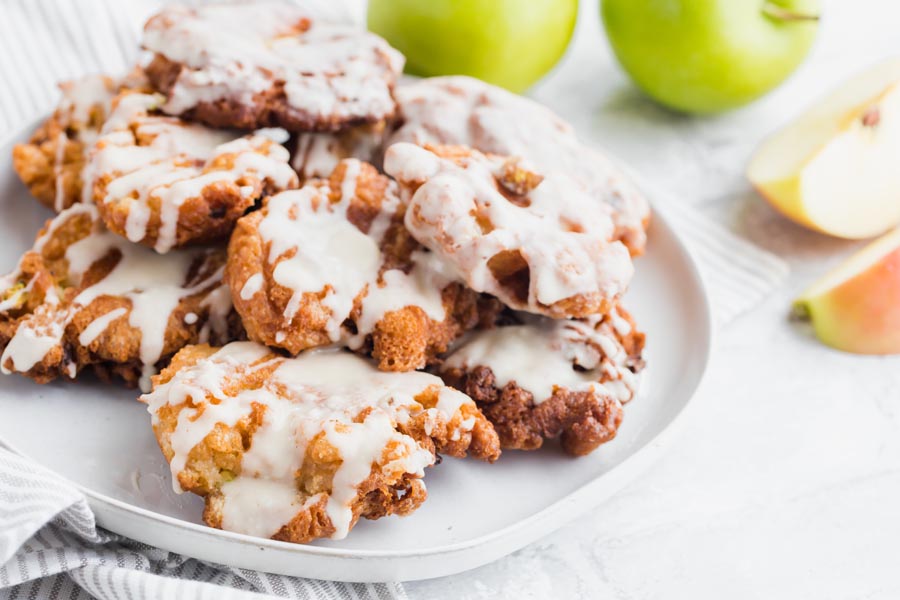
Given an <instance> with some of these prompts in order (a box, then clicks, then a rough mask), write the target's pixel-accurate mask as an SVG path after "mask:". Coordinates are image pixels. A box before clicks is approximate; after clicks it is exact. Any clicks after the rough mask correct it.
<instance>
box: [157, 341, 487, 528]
mask: <svg viewBox="0 0 900 600" xmlns="http://www.w3.org/2000/svg"><path fill="white" fill-rule="evenodd" d="M142 400H143V401H144V402H146V403H147V407H148V410H149V411H150V413H151V415H152V420H153V430H154V432H155V434H156V437H157V440H158V441H159V445H160V448H161V449H162V452H163V454H164V455H165V457H166V460H167V461H169V464H170V468H171V471H172V477H173V480H174V482H175V485H176V488H177V489H179V490H187V491H190V492H193V493H195V494H199V495H200V496H203V497H204V498H205V499H206V510H205V511H204V515H203V518H204V520H205V521H206V523H207V524H209V525H211V526H213V527H217V528H220V529H226V530H229V531H236V532H238V533H245V534H249V535H255V536H260V537H271V538H274V539H277V540H283V541H289V542H297V543H305V542H309V541H311V540H313V539H316V538H322V537H330V538H334V539H340V538H343V537H344V536H346V535H347V533H348V532H349V531H350V529H351V528H352V527H353V526H354V525H355V524H356V522H357V520H358V519H359V518H360V517H364V518H367V519H378V518H380V517H383V516H387V515H391V514H399V515H405V514H408V513H410V512H412V511H413V510H415V509H416V508H417V507H418V506H419V505H420V504H421V503H422V502H423V501H424V500H425V497H426V492H425V485H424V483H423V482H422V477H423V476H424V469H425V468H426V467H429V466H431V465H432V464H434V463H435V460H436V456H437V453H438V452H440V453H442V454H446V455H449V456H456V457H463V456H466V455H467V454H469V455H471V456H474V457H476V458H480V459H483V460H488V461H493V460H495V459H496V458H497V457H498V456H499V454H500V450H499V443H498V440H497V435H496V433H495V432H494V430H493V429H492V427H491V425H490V423H489V422H488V421H487V420H486V419H485V418H484V416H483V415H482V414H481V413H480V412H479V411H478V408H477V407H476V406H475V403H474V402H472V400H471V399H470V398H469V397H468V396H466V395H465V394H463V393H462V392H459V391H457V390H454V389H452V388H449V387H446V386H445V385H443V383H442V382H441V380H440V379H439V378H438V377H435V376H433V375H429V374H427V373H421V372H411V373H384V372H381V371H378V370H377V369H376V368H375V367H374V365H373V364H372V363H371V362H369V361H368V360H367V359H364V358H361V357H358V356H356V355H353V354H350V353H347V352H344V351H341V350H336V349H327V350H313V351H309V352H305V353H303V354H301V355H300V356H298V357H296V358H286V357H284V356H281V355H279V354H275V353H273V352H272V351H271V350H270V349H268V348H266V347H265V346H262V345H260V344H256V343H253V342H236V343H232V344H229V345H227V346H225V347H224V348H212V347H210V346H205V345H204V346H190V347H187V348H185V349H183V350H182V351H181V352H179V353H178V354H176V355H175V357H174V359H173V360H172V363H171V365H170V366H169V367H168V368H166V369H165V370H164V371H163V372H162V373H161V374H160V375H158V376H157V377H155V378H154V389H153V392H152V393H149V394H145V395H144V396H142Z"/></svg>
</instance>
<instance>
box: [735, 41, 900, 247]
mask: <svg viewBox="0 0 900 600" xmlns="http://www.w3.org/2000/svg"><path fill="white" fill-rule="evenodd" d="M898 156H900V60H896V59H895V60H891V61H887V62H883V63H880V64H878V65H876V66H875V67H873V68H871V69H869V70H867V71H865V72H864V73H862V74H860V75H858V76H857V77H855V78H853V79H851V80H850V81H849V82H847V83H845V84H844V85H843V86H842V87H841V88H840V89H838V90H836V91H835V92H834V93H832V94H831V95H830V96H828V97H827V98H825V99H824V100H823V101H822V102H821V103H820V104H818V105H816V106H815V107H814V108H812V109H810V110H809V111H808V112H807V113H806V114H804V115H803V116H801V117H800V118H798V119H797V120H795V121H794V122H793V123H791V124H790V125H788V126H787V127H786V128H784V129H783V130H782V131H780V132H778V133H776V134H775V135H774V136H772V137H771V138H770V139H769V140H767V141H766V142H765V143H763V145H762V146H761V147H760V148H759V150H758V151H757V153H756V154H755V156H754V157H753V160H752V161H751V163H750V166H749V168H748V171H747V176H748V178H749V179H750V181H751V183H753V185H754V186H755V187H756V188H757V189H758V190H759V191H760V193H761V194H762V195H763V196H764V197H765V198H766V199H767V200H768V201H769V203H771V204H772V206H774V207H775V208H776V209H777V210H779V211H780V212H782V213H783V214H785V215H786V216H787V217H789V218H790V219H792V220H794V221H796V222H797V223H800V224H801V225H805V226H807V227H810V228H812V229H815V230H818V231H821V232H823V233H828V234H831V235H834V236H837V237H843V238H849V239H862V238H866V237H872V236H875V235H878V234H880V233H883V232H884V231H886V230H888V229H890V228H891V227H893V226H895V225H897V224H898V223H900V169H898V168H897V166H896V162H897V157H898Z"/></svg>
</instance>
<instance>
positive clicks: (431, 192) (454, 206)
mask: <svg viewBox="0 0 900 600" xmlns="http://www.w3.org/2000/svg"><path fill="white" fill-rule="evenodd" d="M386 157H387V158H386V163H385V169H386V170H387V171H388V173H389V174H391V175H393V176H394V177H395V178H396V179H397V181H398V183H399V184H400V186H401V188H402V190H403V192H404V198H406V199H408V201H409V209H408V211H407V212H408V214H407V215H406V226H407V227H408V228H409V229H410V231H411V232H412V235H413V236H415V237H416V239H418V240H419V241H420V242H422V243H423V244H424V245H426V246H428V247H429V248H430V249H431V250H433V251H434V252H435V253H437V254H438V255H439V256H441V258H442V259H443V260H445V261H447V262H448V263H450V264H451V265H452V266H453V268H455V269H456V271H457V273H458V274H459V276H460V277H461V278H462V279H463V280H464V281H466V283H467V284H468V285H469V286H470V287H473V288H474V289H476V290H478V291H482V292H488V293H491V294H494V295H495V296H497V297H498V298H500V299H501V300H502V301H503V302H504V303H505V304H506V305H507V306H510V307H512V308H515V309H517V310H525V311H529V312H532V313H536V314H542V315H546V316H548V317H551V318H553V319H566V318H583V317H589V316H591V315H596V314H605V313H607V312H609V311H610V310H612V308H613V307H614V306H615V305H616V304H617V302H618V300H619V297H620V295H621V294H622V293H623V292H624V290H625V288H626V287H627V284H628V282H629V281H630V278H631V275H632V272H633V267H632V265H631V260H630V256H629V254H628V252H627V249H626V248H625V247H624V246H623V245H622V244H620V243H619V242H617V241H613V242H610V241H609V240H607V239H605V238H604V236H603V233H604V231H605V224H604V223H603V222H604V220H605V222H606V224H608V226H609V233H610V234H611V233H612V231H613V223H612V221H611V220H609V217H608V215H607V214H606V213H605V212H604V210H603V209H599V205H596V207H597V208H598V210H597V212H595V213H593V214H591V215H581V214H578V213H576V212H575V210H574V207H576V206H577V207H578V208H582V209H583V208H584V207H585V204H587V205H588V206H592V204H591V203H590V202H587V203H585V200H591V198H590V197H589V196H586V195H585V194H583V193H579V194H578V196H577V197H575V196H573V198H571V203H572V204H571V207H570V208H568V209H563V210H560V212H559V214H557V215H542V213H541V211H540V210H538V211H535V212H531V211H529V210H519V209H528V208H529V207H530V206H532V202H533V200H534V198H537V195H536V194H535V195H532V192H536V190H537V188H538V187H539V186H540V185H541V183H542V182H543V181H544V180H545V177H544V176H543V175H541V174H540V173H538V172H535V171H533V170H531V168H530V167H527V166H526V165H525V164H524V163H523V161H522V160H521V159H520V158H518V157H507V156H502V155H495V154H483V153H481V152H478V151H477V150H474V149H473V148H470V147H468V146H458V145H456V146H450V145H444V146H440V145H438V146H435V145H431V144H424V145H423V146H421V147H418V146H413V145H411V144H406V143H401V144H397V145H395V146H393V147H391V148H389V149H388V151H387V155H386ZM435 157H436V158H437V159H440V160H439V161H437V162H435V163H434V164H432V163H431V161H433V159H434V158H435ZM419 163H423V164H429V169H425V170H422V169H420V168H418V165H419ZM409 165H412V166H411V167H409ZM453 165H455V167H456V168H454V167H453ZM431 171H433V172H431ZM429 172H431V174H429ZM435 174H437V176H441V175H443V176H445V177H450V178H452V179H453V180H455V181H457V182H459V185H458V187H456V186H454V187H453V188H451V187H450V186H449V185H448V186H446V189H445V188H444V187H442V185H434V186H432V185H431V183H430V181H429V180H430V179H431V178H432V177H434V176H435ZM556 175H557V176H558V177H557V179H556V180H555V181H556V183H554V184H549V185H550V186H551V187H550V188H549V189H550V190H553V191H556V190H558V189H562V190H564V191H574V192H576V193H577V192H578V189H577V188H575V187H572V186H573V185H574V184H573V183H572V182H571V181H570V180H569V179H568V178H566V177H565V176H563V175H559V174H556ZM473 180H475V181H477V182H478V184H477V186H475V187H470V186H472V184H471V181H473ZM560 183H565V184H566V185H567V186H568V187H563V188H559V187H558V185H559V184H560ZM475 189H477V190H479V191H478V192H472V194H471V195H469V193H468V191H469V190H475ZM423 190H425V191H423ZM462 190H467V191H466V192H463V191H462ZM494 192H496V194H499V196H502V198H503V199H505V200H506V202H508V203H509V205H511V208H510V209H508V210H505V211H496V212H498V213H499V214H501V215H503V217H502V218H504V219H505V220H506V221H507V222H505V223H503V222H501V223H495V222H493V221H492V220H491V213H492V211H495V208H497V207H498V205H499V203H498V201H497V196H496V195H494V198H493V199H492V198H491V195H493V194H494ZM543 197H545V196H543ZM555 201H556V204H555V205H558V206H560V207H566V206H568V204H569V202H570V198H569V197H567V196H565V195H562V196H557V197H555ZM576 202H580V204H576ZM548 204H549V203H547V202H545V203H544V207H545V208H544V209H542V210H546V206H547V205H548ZM515 207H517V208H515ZM523 217H524V219H523ZM595 217H596V219H595ZM537 220H540V221H541V225H542V228H541V229H535V227H534V222H535V221H537ZM595 221H596V222H595ZM529 228H531V229H530V230H529ZM545 231H546V232H552V233H554V234H555V235H554V237H553V238H549V237H546V238H545V237H544V236H543V233H544V232H545ZM498 232H503V233H505V234H506V235H497V233H498ZM585 234H587V235H585ZM560 240H564V242H560ZM561 243H565V244H566V249H567V250H569V252H560V251H559V250H558V249H556V248H555V246H556V245H558V244H561ZM554 252H556V254H553V253H554ZM549 256H552V258H548V257H549ZM562 261H569V262H565V263H563V262H562ZM600 265H603V268H600ZM550 271H552V276H551V275H550V273H549V272H550ZM569 271H571V272H573V273H577V274H578V275H579V276H580V277H582V278H586V277H593V278H594V281H592V282H591V285H588V284H586V283H582V284H580V288H578V289H581V290H582V291H576V289H572V290H568V292H569V295H567V296H565V297H562V298H560V299H558V300H555V301H552V302H542V301H541V300H540V298H539V297H538V294H537V293H536V290H538V289H540V287H541V285H542V282H544V283H546V282H548V280H551V279H559V280H567V273H568V272H569ZM484 273H490V277H484V275H483V274H484ZM536 282H537V283H536ZM560 295H562V294H560Z"/></svg>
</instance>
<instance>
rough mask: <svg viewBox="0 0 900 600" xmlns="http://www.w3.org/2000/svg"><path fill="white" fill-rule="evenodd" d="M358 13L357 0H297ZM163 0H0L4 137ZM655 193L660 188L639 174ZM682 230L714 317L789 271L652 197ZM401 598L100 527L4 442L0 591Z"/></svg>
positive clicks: (61, 486) (106, 61) (123, 598)
mask: <svg viewBox="0 0 900 600" xmlns="http://www.w3.org/2000/svg"><path fill="white" fill-rule="evenodd" d="M303 1H304V2H307V3H308V2H318V3H321V4H322V5H323V6H324V7H326V8H327V9H328V10H332V11H334V13H335V14H337V15H344V16H346V17H347V18H349V19H358V18H359V16H360V15H361V11H362V7H363V6H364V4H363V2H364V0H303ZM159 4H160V2H159V0H130V1H124V0H77V1H71V0H69V1H67V0H0V75H2V80H3V82H4V85H2V86H0V137H2V136H4V135H6V134H8V133H10V132H13V131H15V130H16V129H18V128H20V127H21V126H22V125H23V124H25V123H28V122H29V121H30V120H31V119H33V118H35V117H36V116H37V115H40V114H44V113H46V112H48V111H49V110H51V109H52V107H53V105H54V104H55V103H56V100H57V90H56V82H58V81H60V80H64V79H70V78H72V77H75V76H78V75H82V74H85V73H117V72H123V71H125V70H126V68H127V67H128V66H129V65H130V64H131V62H132V60H133V58H134V55H135V52H136V49H137V39H138V35H139V30H140V25H141V23H143V21H144V20H145V19H146V17H147V16H149V15H150V14H152V13H153V12H154V11H155V10H156V9H157V8H158V6H159ZM644 187H645V188H646V189H647V191H648V193H649V194H650V196H651V197H653V198H656V199H660V198H662V199H665V197H666V196H665V193H664V192H663V191H661V190H655V189H653V188H652V187H651V186H648V185H647V184H646V183H645V184H644ZM657 209H658V210H659V209H663V211H664V213H665V216H666V217H667V219H668V220H669V221H670V222H671V223H672V225H673V226H674V227H675V228H676V229H677V230H678V231H679V233H680V234H681V237H682V238H683V239H685V240H687V242H688V244H689V246H690V249H691V251H692V253H693V254H694V256H695V258H696V259H697V262H698V263H699V265H700V269H701V271H702V274H703V276H704V279H705V281H706V284H707V288H708V291H709V293H710V298H711V301H712V305H713V310H714V314H715V319H716V322H717V324H718V325H723V324H725V323H727V322H728V321H730V320H731V319H733V318H734V317H736V316H737V315H739V314H741V313H742V312H744V311H746V310H748V309H749V308H751V307H752V306H754V305H756V304H757V303H758V302H759V301H760V300H761V299H762V298H763V297H764V296H765V295H766V294H767V293H768V292H769V291H771V290H772V289H773V288H774V287H775V286H777V285H778V284H779V283H781V282H782V281H783V280H784V279H785V277H786V276H787V266H786V265H785V264H784V263H783V262H782V261H781V260H779V259H777V258H776V257H774V256H772V255H770V254H768V253H765V252H763V251H761V250H759V249H757V248H755V247H754V246H752V245H751V244H749V243H747V242H745V241H743V240H740V239H738V238H737V237H735V236H734V235H732V234H731V233H729V232H728V231H726V230H725V229H723V228H721V227H720V226H719V225H717V224H715V223H713V222H711V221H710V220H708V219H707V218H706V217H704V216H703V215H701V214H699V213H698V212H696V211H694V210H693V209H691V208H688V207H685V206H683V205H682V204H680V203H678V202H668V203H666V202H659V203H658V204H657ZM91 597H93V598H102V599H104V600H106V599H109V600H151V599H155V598H165V599H169V598H209V599H211V600H213V599H215V600H233V599H237V598H241V599H249V598H272V597H281V598H303V599H316V600H318V599H332V598H334V599H342V600H390V599H392V598H400V599H402V598H406V594H405V592H404V590H403V587H402V586H401V585H400V584H378V585H369V584H343V583H333V582H324V581H312V580H304V579H298V578H292V577H282V576H277V575H270V574H265V573H257V572H254V571H247V570H244V569H235V568H230V567H226V566H222V565H213V564H208V563H205V562H201V561H198V560H194V559H190V558H187V557H183V556H179V555H176V554H172V553H170V552H166V551H163V550H159V549H157V548H152V547H150V546H147V545H145V544H141V543H138V542H135V541H133V540H129V539H126V538H123V537H121V536H118V535H115V534H113V533H110V532H107V531H104V530H102V529H99V528H98V527H97V526H96V523H95V520H94V515H93V514H92V512H91V510H90V508H89V506H88V504H87V501H86V499H85V497H84V495H83V494H82V493H81V492H80V491H78V490H77V489H76V488H75V487H74V486H73V485H72V484H71V483H69V482H67V481H65V480H64V479H62V478H60V477H59V476H57V475H55V474H53V473H51V472H50V471H47V470H45V469H43V468H41V467H39V466H38V465H35V464H33V463H31V462H29V461H26V460H24V459H22V458H21V457H19V456H17V455H15V454H13V453H11V452H9V451H7V450H4V449H3V448H0V598H4V599H7V598H8V599H13V598H38V599H56V598H71V599H78V600H80V599H82V598H91Z"/></svg>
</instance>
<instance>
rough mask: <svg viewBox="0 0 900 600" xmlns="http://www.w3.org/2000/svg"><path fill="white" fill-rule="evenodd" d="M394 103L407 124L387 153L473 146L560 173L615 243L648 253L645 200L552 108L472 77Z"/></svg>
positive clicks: (436, 81) (444, 81)
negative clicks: (609, 224)
mask: <svg viewBox="0 0 900 600" xmlns="http://www.w3.org/2000/svg"><path fill="white" fill-rule="evenodd" d="M395 97H396V98H397V103H398V104H399V112H400V119H401V121H402V124H401V126H400V127H399V128H398V129H397V131H396V132H395V133H394V134H393V135H392V136H390V137H389V139H388V141H387V143H388V145H390V144H392V143H395V142H412V143H415V144H419V145H424V144H433V145H439V144H440V145H464V146H471V147H473V148H475V149H477V150H480V151H482V152H489V153H493V154H502V155H506V156H519V157H522V158H524V159H526V160H528V161H530V162H532V163H534V164H535V165H538V166H539V167H540V168H541V169H544V170H547V171H561V172H563V173H565V174H566V175H568V176H569V177H571V178H573V179H574V180H575V181H577V182H578V183H579V185H580V186H581V187H582V189H584V190H585V191H586V192H587V193H589V194H590V195H591V197H593V198H595V199H596V200H597V201H598V202H600V203H601V204H602V205H603V206H605V207H606V208H607V209H608V211H609V213H610V216H611V217H612V220H613V222H614V223H615V231H614V236H615V238H616V239H619V240H621V241H622V242H624V243H625V245H626V246H628V249H629V250H630V251H631V253H632V254H633V255H637V254H641V253H642V252H643V251H644V246H645V245H646V241H647V235H646V229H647V225H648V224H649V222H650V205H649V203H648V202H647V200H646V198H645V197H644V196H643V194H642V193H641V191H640V190H639V189H638V188H637V186H635V184H634V183H633V182H631V181H630V180H629V178H628V177H627V176H626V175H625V173H623V172H622V170H621V169H620V168H619V167H617V166H616V165H615V164H614V163H613V162H612V161H611V160H610V159H609V158H607V157H606V156H605V155H604V154H602V153H601V152H599V151H597V150H596V149H594V148H591V147H590V146H588V145H586V144H584V143H582V142H581V141H580V140H579V139H578V137H577V136H576V135H575V131H574V129H573V128H572V126H571V125H569V124H568V123H566V122H565V121H563V120H562V119H560V118H559V117H558V116H557V115H555V114H554V113H553V112H552V111H551V110H549V109H548V108H547V107H545V106H543V105H542V104H539V103H537V102H535V101H533V100H529V99H528V98H523V97H522V96H519V95H517V94H512V93H510V92H508V91H506V90H504V89H502V88H499V87H496V86H493V85H490V84H488V83H484V82H483V81H479V80H477V79H472V78H470V77H430V78H426V79H419V80H411V81H404V82H401V84H400V85H398V86H397V89H396V90H395Z"/></svg>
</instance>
